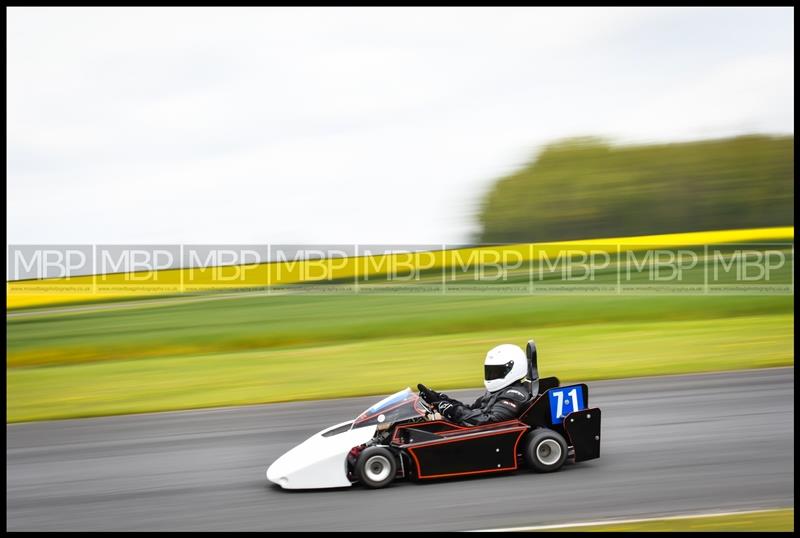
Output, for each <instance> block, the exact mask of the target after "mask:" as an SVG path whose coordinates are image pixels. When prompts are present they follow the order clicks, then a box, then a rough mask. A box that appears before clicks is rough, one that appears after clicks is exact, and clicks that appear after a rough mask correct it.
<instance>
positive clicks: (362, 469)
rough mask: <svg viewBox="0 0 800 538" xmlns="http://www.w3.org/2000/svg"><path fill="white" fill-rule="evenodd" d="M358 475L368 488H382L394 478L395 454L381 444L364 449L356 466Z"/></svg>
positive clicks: (395, 467)
mask: <svg viewBox="0 0 800 538" xmlns="http://www.w3.org/2000/svg"><path fill="white" fill-rule="evenodd" d="M355 467H356V468H355V471H356V477H357V478H358V480H359V482H361V483H362V484H364V485H365V486H367V487H368V488H382V487H384V486H386V485H387V484H389V482H391V481H392V480H394V475H395V474H396V473H397V461H396V460H395V457H394V454H392V453H391V452H390V451H389V450H387V449H385V448H383V447H380V446H371V447H369V448H366V449H364V450H363V451H362V452H361V454H359V456H358V460H357V461H356V466H355Z"/></svg>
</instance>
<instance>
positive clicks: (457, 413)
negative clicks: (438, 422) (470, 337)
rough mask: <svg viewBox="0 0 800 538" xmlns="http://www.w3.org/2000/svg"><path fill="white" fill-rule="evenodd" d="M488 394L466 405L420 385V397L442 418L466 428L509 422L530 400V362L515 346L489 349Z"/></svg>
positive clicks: (487, 355)
mask: <svg viewBox="0 0 800 538" xmlns="http://www.w3.org/2000/svg"><path fill="white" fill-rule="evenodd" d="M483 369H484V380H483V384H484V385H486V392H485V393H484V394H483V396H481V397H480V398H478V399H477V400H475V402H474V403H473V404H472V405H467V404H463V403H461V402H459V401H458V400H454V399H452V398H450V397H448V396H447V395H446V394H442V393H440V392H436V391H435V390H430V389H429V388H428V387H426V386H425V385H422V384H419V385H417V388H418V389H419V395H420V397H421V398H422V399H423V400H425V401H426V402H428V403H429V404H431V405H432V406H433V407H434V409H436V410H437V411H438V412H439V413H440V414H441V415H442V416H443V417H445V418H446V419H448V420H450V421H451V422H455V423H456V424H463V425H466V426H479V425H481V424H489V423H491V422H500V421H503V420H510V419H513V418H516V417H518V416H519V414H520V413H522V411H523V405H524V404H525V402H527V401H528V400H530V398H531V390H530V380H528V379H525V376H526V375H527V373H528V360H527V357H526V356H525V352H524V351H522V349H521V348H520V347H519V346H515V345H514V344H502V345H500V346H497V347H495V348H492V349H491V350H489V353H487V354H486V360H484V362H483Z"/></svg>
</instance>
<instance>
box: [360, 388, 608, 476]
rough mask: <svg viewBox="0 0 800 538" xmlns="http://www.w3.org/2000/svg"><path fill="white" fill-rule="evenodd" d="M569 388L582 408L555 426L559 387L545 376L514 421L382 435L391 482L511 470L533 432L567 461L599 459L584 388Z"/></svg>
mask: <svg viewBox="0 0 800 538" xmlns="http://www.w3.org/2000/svg"><path fill="white" fill-rule="evenodd" d="M570 386H573V385H570ZM574 386H576V387H580V389H581V390H582V391H583V402H584V405H585V406H586V408H585V409H582V410H580V411H575V412H572V413H570V414H568V415H566V416H565V417H564V419H563V420H562V421H561V422H560V423H556V424H553V423H552V422H551V420H550V417H551V414H550V397H549V394H548V393H549V391H550V390H551V389H553V388H556V387H559V380H558V378H556V377H546V378H542V379H539V387H538V388H539V391H538V392H539V394H538V395H537V396H536V397H535V398H534V399H533V400H531V402H530V403H529V404H527V408H526V409H525V410H524V411H523V412H522V413H521V414H520V416H519V417H518V418H516V419H514V420H508V421H503V422H495V423H492V424H486V425H482V426H460V425H457V424H453V423H451V422H448V421H446V420H435V421H422V422H413V423H403V424H398V425H396V426H393V427H392V428H391V429H390V430H389V431H388V432H387V433H388V434H387V438H388V441H389V442H388V445H387V444H386V443H385V441H384V443H382V444H381V446H384V447H387V448H388V449H389V450H391V451H392V452H393V453H394V454H395V455H396V457H397V462H398V465H397V475H396V478H411V479H416V480H427V479H436V478H446V477H456V476H466V475H479V474H488V473H498V472H507V471H514V470H516V469H518V468H519V467H520V465H521V464H522V463H523V461H524V456H523V451H524V447H525V445H524V441H523V440H524V439H525V438H526V434H527V433H528V432H530V431H532V430H534V429H537V428H549V429H551V430H554V431H556V432H558V433H560V434H561V435H562V436H563V437H564V439H565V440H566V441H567V445H568V457H569V459H568V461H572V462H573V463H576V462H580V461H586V460H591V459H595V458H599V457H600V418H601V414H600V409H598V408H589V407H588V404H589V388H588V387H587V386H586V385H585V384H583V383H581V384H576V385H574ZM353 456H357V454H353ZM352 462H354V458H353V460H352ZM348 467H349V466H348ZM350 468H351V469H352V467H350Z"/></svg>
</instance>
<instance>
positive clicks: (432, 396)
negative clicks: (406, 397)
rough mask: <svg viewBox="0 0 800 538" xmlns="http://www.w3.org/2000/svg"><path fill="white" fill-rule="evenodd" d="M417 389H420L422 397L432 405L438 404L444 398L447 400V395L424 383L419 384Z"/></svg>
mask: <svg viewBox="0 0 800 538" xmlns="http://www.w3.org/2000/svg"><path fill="white" fill-rule="evenodd" d="M417 389H419V395H420V397H421V398H422V399H423V400H425V401H426V402H428V403H429V404H431V405H436V404H437V403H439V402H441V401H442V400H446V399H447V396H445V395H444V394H439V393H438V392H436V391H435V390H431V389H429V388H428V387H426V386H425V385H423V384H422V383H420V384H419V385H417Z"/></svg>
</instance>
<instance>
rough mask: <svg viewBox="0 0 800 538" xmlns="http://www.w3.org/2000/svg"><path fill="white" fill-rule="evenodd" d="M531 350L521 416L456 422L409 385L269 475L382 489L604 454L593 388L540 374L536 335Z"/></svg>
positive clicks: (550, 466)
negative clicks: (591, 399) (591, 400)
mask: <svg viewBox="0 0 800 538" xmlns="http://www.w3.org/2000/svg"><path fill="white" fill-rule="evenodd" d="M526 354H527V357H528V370H529V375H528V378H529V379H530V380H532V382H531V389H532V390H531V394H535V396H533V397H532V398H531V399H530V400H528V402H527V403H525V404H523V408H524V410H523V411H522V413H521V414H520V415H519V416H518V417H517V418H516V419H513V420H507V421H503V422H495V423H491V424H485V425H482V426H463V425H458V424H454V423H452V422H449V421H447V420H445V419H443V418H442V417H441V416H440V415H439V414H438V413H436V411H435V409H434V408H433V406H431V405H430V404H428V403H427V402H425V400H423V399H422V398H420V396H419V395H418V394H415V393H414V392H412V391H411V389H410V388H406V389H404V390H401V391H399V392H397V393H395V394H393V395H391V396H388V397H386V398H384V399H383V400H381V401H379V402H378V403H376V404H375V405H373V406H372V407H370V408H369V409H367V410H366V411H364V412H363V413H361V414H360V415H359V416H358V417H356V419H355V420H350V421H347V422H342V423H340V424H336V425H335V426H331V427H329V428H326V429H325V430H322V431H321V432H319V433H317V434H315V435H313V436H311V437H310V438H309V439H307V440H306V441H304V442H303V443H301V444H299V445H298V446H296V447H294V448H293V449H291V450H289V451H288V452H287V453H285V454H284V455H283V456H281V457H280V458H278V459H277V460H276V461H275V462H274V463H273V464H272V465H270V467H269V468H268V469H267V479H268V480H270V481H271V482H274V483H276V484H278V485H280V486H281V487H282V488H285V489H311V488H334V487H343V486H350V485H352V484H355V483H360V484H363V485H364V486H366V487H369V488H381V487H384V486H386V485H388V484H389V483H391V482H392V481H393V480H396V479H406V478H408V479H412V480H429V479H438V478H446V477H454V476H467V475H477V474H489V473H500V472H509V471H515V470H517V469H518V468H520V467H522V466H524V467H528V468H530V469H532V470H533V471H536V472H544V473H546V472H552V471H557V470H558V469H560V468H561V467H562V466H563V465H564V463H565V462H567V461H571V462H573V463H576V462H580V461H586V460H591V459H594V458H598V457H600V409H598V408H589V407H588V403H589V389H588V387H587V386H586V385H585V384H583V383H580V384H575V385H568V386H564V387H562V386H560V385H559V380H558V378H556V377H545V378H541V379H540V378H539V376H538V368H537V361H536V345H535V344H534V342H533V340H531V341H529V342H528V345H527V350H526Z"/></svg>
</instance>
